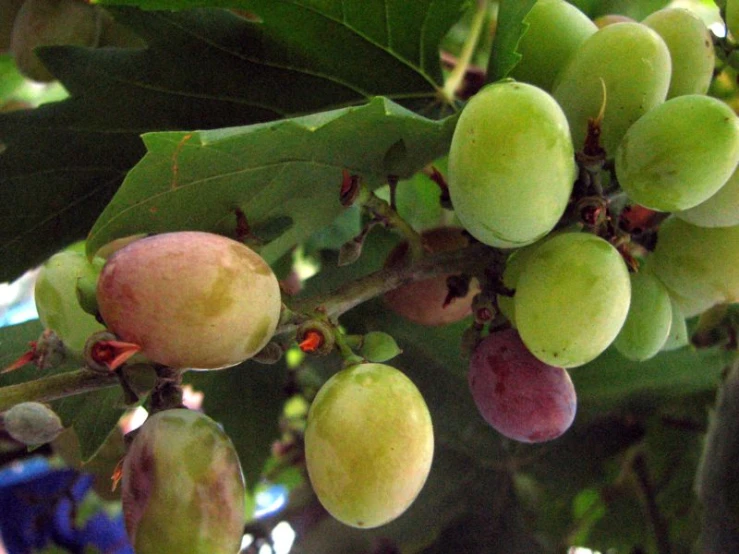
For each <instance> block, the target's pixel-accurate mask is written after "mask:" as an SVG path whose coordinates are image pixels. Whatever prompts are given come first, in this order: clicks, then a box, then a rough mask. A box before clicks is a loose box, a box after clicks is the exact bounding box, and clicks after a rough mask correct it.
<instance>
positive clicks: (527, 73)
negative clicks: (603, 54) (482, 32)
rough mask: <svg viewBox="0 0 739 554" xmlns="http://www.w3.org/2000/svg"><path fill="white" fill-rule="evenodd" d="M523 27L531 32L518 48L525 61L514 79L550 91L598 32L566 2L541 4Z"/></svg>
mask: <svg viewBox="0 0 739 554" xmlns="http://www.w3.org/2000/svg"><path fill="white" fill-rule="evenodd" d="M523 23H524V25H528V28H527V29H526V32H525V33H524V35H523V36H522V37H521V40H520V42H519V43H518V47H517V51H518V53H519V54H521V60H520V61H519V62H518V65H516V67H514V68H513V71H511V74H510V76H511V77H513V78H514V79H516V80H517V81H523V82H525V83H531V84H532V85H536V86H537V87H540V88H543V89H544V90H547V91H550V90H552V85H553V84H554V79H555V78H556V76H557V73H559V71H560V69H561V68H562V67H564V65H565V64H566V63H567V61H568V60H569V59H570V58H571V57H572V55H573V54H574V53H575V51H576V50H577V49H578V47H579V46H580V45H581V44H582V43H583V42H584V41H585V39H587V38H588V37H589V36H590V35H592V34H593V33H595V31H596V30H597V28H596V26H595V24H594V23H593V22H592V21H590V19H589V18H588V16H587V15H585V14H584V13H582V12H581V11H580V10H579V9H577V8H576V7H575V6H573V5H572V4H570V3H568V2H565V1H564V0H538V2H536V4H534V6H533V7H532V8H531V10H530V11H529V13H528V14H526V17H524V19H523Z"/></svg>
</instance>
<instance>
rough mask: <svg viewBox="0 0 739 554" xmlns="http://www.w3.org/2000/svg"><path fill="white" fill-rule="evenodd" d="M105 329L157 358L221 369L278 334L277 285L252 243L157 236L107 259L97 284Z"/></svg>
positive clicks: (216, 237) (201, 236) (214, 237)
mask: <svg viewBox="0 0 739 554" xmlns="http://www.w3.org/2000/svg"><path fill="white" fill-rule="evenodd" d="M97 299H98V306H99V308H100V314H101V315H102V317H103V320H104V321H105V323H106V325H107V326H108V328H109V329H110V330H111V331H112V332H114V333H115V334H116V335H118V337H120V338H121V339H122V340H124V341H126V342H132V343H134V344H138V345H140V346H141V348H142V353H143V354H144V355H146V356H147V357H148V358H149V359H151V360H152V361H154V362H157V363H160V364H164V365H167V366H170V367H174V368H192V369H219V368H223V367H229V366H233V365H236V364H238V363H241V362H243V361H244V360H246V359H248V358H251V357H252V356H254V354H256V353H257V352H259V351H260V350H261V349H262V348H263V347H264V346H265V345H266V344H267V342H269V339H270V338H271V337H272V335H273V334H274V331H275V328H276V326H277V321H278V319H279V317H280V309H281V306H282V304H281V299H280V287H279V285H278V283H277V278H276V277H275V275H274V273H272V270H271V269H270V267H269V266H268V265H267V263H266V262H265V261H264V260H263V259H262V258H261V257H260V256H259V255H258V254H256V253H255V252H254V251H253V250H251V249H250V248H248V247H247V246H245V245H243V244H241V243H240V242H236V241H234V240H231V239H229V238H226V237H222V236H219V235H214V234H211V233H201V232H190V231H187V232H179V233H165V234H161V235H155V236H152V237H149V238H145V239H141V240H138V241H135V242H132V243H131V244H129V245H127V246H125V247H123V248H121V249H120V250H118V251H116V252H115V253H114V254H113V255H111V256H110V258H108V261H107V262H106V264H105V267H104V268H103V272H102V274H101V275H100V280H99V281H98V289H97Z"/></svg>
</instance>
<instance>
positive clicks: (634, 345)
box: [613, 269, 672, 361]
mask: <svg viewBox="0 0 739 554" xmlns="http://www.w3.org/2000/svg"><path fill="white" fill-rule="evenodd" d="M630 277H631V305H630V307H629V315H628V316H627V317H626V322H625V323H624V326H623V327H622V328H621V332H620V333H619V334H618V336H617V337H616V340H615V341H614V342H613V345H614V346H615V347H616V350H618V351H619V352H620V353H621V354H623V355H624V356H626V357H627V358H629V359H630V360H637V361H643V360H648V359H649V358H651V357H653V356H655V355H656V354H657V352H659V351H660V349H661V348H662V346H663V345H664V344H665V341H667V336H668V334H669V333H670V325H671V324H672V307H671V303H670V295H669V294H668V292H667V289H666V288H665V286H664V285H663V284H662V283H661V282H660V281H659V279H657V278H656V277H655V276H654V275H652V273H651V272H649V271H648V270H647V269H642V270H641V271H639V273H632V274H631V276H630Z"/></svg>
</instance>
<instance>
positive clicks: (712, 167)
mask: <svg viewBox="0 0 739 554" xmlns="http://www.w3.org/2000/svg"><path fill="white" fill-rule="evenodd" d="M737 162H739V118H737V116H736V115H735V114H734V112H733V111H732V110H731V108H729V106H727V105H726V104H724V103H723V102H721V101H720V100H717V99H715V98H711V97H709V96H702V95H697V94H690V95H686V96H678V97H677V98H673V99H671V100H668V101H667V102H665V103H664V104H662V105H661V106H658V107H656V108H655V109H653V110H652V111H651V112H649V113H648V114H646V115H645V116H644V117H642V118H641V119H640V120H639V121H637V122H636V123H634V125H632V127H631V128H630V129H629V130H628V132H627V133H626V136H625V137H624V140H623V142H622V143H621V146H619V149H618V152H617V153H616V175H617V177H618V182H619V184H620V185H621V187H622V188H623V189H624V191H625V192H626V194H628V195H629V197H630V198H631V199H632V200H634V201H635V202H637V203H639V204H641V205H642V206H646V207H647V208H650V209H652V210H657V211H663V212H672V211H675V210H686V209H688V208H692V207H693V206H697V205H698V204H700V203H701V202H704V201H706V200H708V199H709V198H710V197H711V196H713V195H714V194H716V192H718V190H719V189H720V188H721V187H722V186H723V185H724V184H725V183H726V182H727V181H728V179H729V177H730V176H731V174H732V173H733V172H734V170H735V168H736V166H737Z"/></svg>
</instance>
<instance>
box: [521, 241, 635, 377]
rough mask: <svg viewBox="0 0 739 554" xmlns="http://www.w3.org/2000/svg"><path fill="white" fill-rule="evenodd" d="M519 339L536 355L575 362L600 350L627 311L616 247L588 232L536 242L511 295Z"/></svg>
mask: <svg viewBox="0 0 739 554" xmlns="http://www.w3.org/2000/svg"><path fill="white" fill-rule="evenodd" d="M514 299H515V307H516V325H517V326H518V332H519V333H520V334H521V339H522V340H523V342H524V344H526V346H527V348H528V349H529V350H530V351H531V353H532V354H533V355H534V356H536V357H537V358H539V359H540V360H541V361H543V362H545V363H547V364H549V365H553V366H556V367H577V366H580V365H583V364H585V363H587V362H589V361H591V360H593V359H594V358H595V357H597V356H598V355H599V354H600V353H601V352H603V351H604V350H605V349H606V348H608V346H609V345H610V344H611V343H612V342H613V340H614V339H615V338H616V335H618V332H619V331H620V330H621V327H622V326H623V324H624V321H625V320H626V315H627V313H628V311H629V303H630V300H631V285H630V282H629V272H628V270H627V268H626V264H625V263H624V261H623V259H622V258H621V254H619V252H618V250H616V248H614V247H613V246H612V245H611V244H610V243H608V242H607V241H605V240H603V239H602V238H600V237H597V236H595V235H591V234H588V233H563V234H561V235H558V236H556V237H554V238H552V239H551V240H549V241H546V242H545V243H543V244H542V245H540V246H538V247H537V248H536V251H535V252H534V253H533V254H532V255H531V257H530V258H529V260H528V261H527V262H526V266H525V267H524V268H523V270H522V272H521V275H520V276H519V278H518V283H517V284H516V294H515V296H514Z"/></svg>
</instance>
